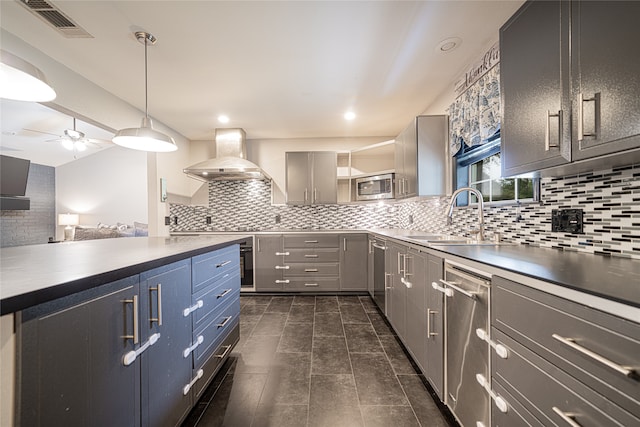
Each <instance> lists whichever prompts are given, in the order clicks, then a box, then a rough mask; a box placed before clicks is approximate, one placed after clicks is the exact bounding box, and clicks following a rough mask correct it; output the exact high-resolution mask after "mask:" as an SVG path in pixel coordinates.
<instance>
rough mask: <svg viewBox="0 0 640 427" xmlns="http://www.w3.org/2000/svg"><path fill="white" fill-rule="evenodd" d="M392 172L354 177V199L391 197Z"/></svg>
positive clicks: (392, 193)
mask: <svg viewBox="0 0 640 427" xmlns="http://www.w3.org/2000/svg"><path fill="white" fill-rule="evenodd" d="M393 187H394V174H392V173H387V174H383V175H375V176H367V177H364V178H358V179H356V200H382V199H393V198H394V197H395V193H394V189H393Z"/></svg>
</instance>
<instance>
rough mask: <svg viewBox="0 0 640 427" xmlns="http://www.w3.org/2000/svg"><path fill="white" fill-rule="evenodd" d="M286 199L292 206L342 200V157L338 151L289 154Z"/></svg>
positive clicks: (287, 153) (332, 202)
mask: <svg viewBox="0 0 640 427" xmlns="http://www.w3.org/2000/svg"><path fill="white" fill-rule="evenodd" d="M285 160H286V170H285V185H286V201H287V204H289V205H316V204H335V203H337V202H338V163H337V162H338V160H337V154H336V152H335V151H313V152H307V151H289V152H286V153H285Z"/></svg>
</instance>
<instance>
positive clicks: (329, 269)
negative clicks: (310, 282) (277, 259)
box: [284, 263, 340, 277]
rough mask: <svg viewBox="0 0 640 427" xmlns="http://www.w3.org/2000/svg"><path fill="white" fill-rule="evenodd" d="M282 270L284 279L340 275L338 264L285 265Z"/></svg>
mask: <svg viewBox="0 0 640 427" xmlns="http://www.w3.org/2000/svg"><path fill="white" fill-rule="evenodd" d="M286 267H289V268H287V269H286V270H284V277H298V276H301V277H319V276H338V274H339V273H340V265H339V264H337V263H336V264H302V263H298V264H295V263H292V264H287V265H286Z"/></svg>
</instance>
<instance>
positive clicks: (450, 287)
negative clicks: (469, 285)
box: [440, 279, 476, 300]
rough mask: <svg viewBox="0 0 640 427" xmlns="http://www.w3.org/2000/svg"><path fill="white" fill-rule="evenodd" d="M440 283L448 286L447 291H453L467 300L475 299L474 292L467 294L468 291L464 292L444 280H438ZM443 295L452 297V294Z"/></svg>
mask: <svg viewBox="0 0 640 427" xmlns="http://www.w3.org/2000/svg"><path fill="white" fill-rule="evenodd" d="M440 282H442V283H444V284H445V285H447V286H449V289H453V290H454V291H457V292H460V293H461V294H462V295H464V296H465V297H467V298H471V299H472V300H475V299H476V295H475V293H474V292H469V291H465V290H464V289H462V288H460V287H458V286H456V285H455V284H454V283H452V282H447V281H446V280H442V279H440ZM445 295H446V296H448V297H452V296H453V293H451V294H448V293H446V292H445Z"/></svg>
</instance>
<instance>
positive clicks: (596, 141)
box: [500, 1, 640, 176]
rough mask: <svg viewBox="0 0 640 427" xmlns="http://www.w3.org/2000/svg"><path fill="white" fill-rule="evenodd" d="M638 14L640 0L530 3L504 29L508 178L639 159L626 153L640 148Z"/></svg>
mask: <svg viewBox="0 0 640 427" xmlns="http://www.w3.org/2000/svg"><path fill="white" fill-rule="evenodd" d="M639 14H640V4H639V3H637V2H624V1H613V2H598V1H595V2H594V1H572V2H569V1H529V2H527V3H525V4H524V5H523V6H522V8H521V9H520V10H518V12H516V14H514V16H513V17H512V18H511V19H510V20H509V21H508V22H507V23H506V24H505V25H504V26H503V27H502V28H501V30H500V61H501V67H500V74H501V76H500V80H501V92H502V111H503V121H502V129H501V136H502V148H501V151H502V167H503V176H512V175H518V174H522V173H526V172H536V171H541V170H545V169H548V171H546V172H545V173H547V174H551V173H553V170H558V171H559V172H569V171H572V170H578V171H579V170H587V169H588V170H592V169H591V168H592V166H591V164H590V163H584V162H581V163H574V162H578V161H581V160H585V159H590V158H600V157H601V156H605V155H611V154H614V153H617V156H615V157H614V158H609V159H608V160H607V161H606V162H604V161H603V162H602V163H601V164H602V165H605V164H606V165H615V164H625V163H627V164H631V163H633V162H634V161H635V160H637V159H638V158H639V157H640V155H639V154H638V150H635V151H633V156H634V157H633V158H630V157H628V154H627V155H626V158H625V157H623V156H625V153H624V152H625V151H627V150H632V149H636V148H639V147H640V128H639V127H638V125H637V123H638V122H639V121H640V81H639V80H638V76H637V70H638V67H639V66H640V60H639V59H638V57H637V55H632V54H629V52H631V51H634V49H635V45H634V43H635V40H637V39H639V38H640V28H639V27H638V25H637V24H636V19H635V17H636V16H638V15H639ZM566 165H568V166H570V167H563V166H566ZM590 167H591V168H590Z"/></svg>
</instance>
